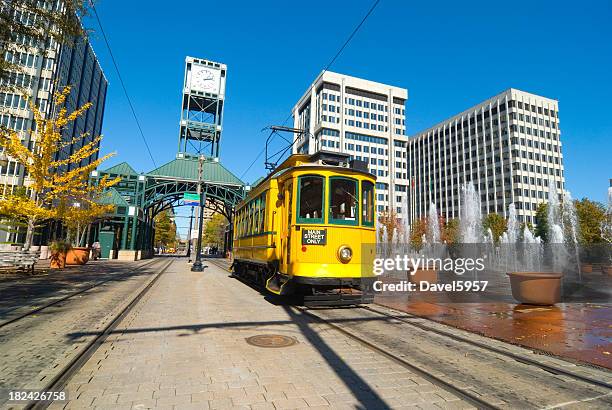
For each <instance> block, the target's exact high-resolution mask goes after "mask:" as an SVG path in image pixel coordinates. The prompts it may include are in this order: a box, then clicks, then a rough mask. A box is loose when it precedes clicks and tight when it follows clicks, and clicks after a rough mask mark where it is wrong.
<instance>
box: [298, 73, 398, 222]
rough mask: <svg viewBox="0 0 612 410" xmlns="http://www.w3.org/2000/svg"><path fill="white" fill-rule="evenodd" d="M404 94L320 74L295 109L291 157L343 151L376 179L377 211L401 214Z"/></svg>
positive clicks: (374, 84)
mask: <svg viewBox="0 0 612 410" xmlns="http://www.w3.org/2000/svg"><path fill="white" fill-rule="evenodd" d="M407 99H408V90H406V89H405V88H398V87H393V86H390V85H386V84H381V83H376V82H373V81H368V80H364V79H361V78H356V77H351V76H348V75H343V74H338V73H333V72H330V71H326V72H323V73H322V74H320V75H319V76H318V77H317V79H316V80H315V81H314V82H313V83H312V85H311V86H310V87H309V89H308V91H306V92H305V93H304V95H303V96H302V98H300V99H299V101H298V102H297V104H296V105H295V106H294V108H293V121H294V127H295V128H299V129H302V130H305V131H306V132H305V133H304V134H301V135H296V136H295V138H296V140H295V141H294V145H293V152H294V153H307V154H313V153H315V152H317V151H331V152H343V153H346V154H349V155H350V156H351V158H352V159H357V160H361V161H364V162H367V163H368V169H369V170H370V172H371V173H372V174H374V175H376V176H377V183H376V188H377V189H376V191H377V197H378V201H377V203H378V211H379V212H383V211H388V210H395V211H396V212H398V213H401V210H402V206H401V204H402V202H403V201H405V196H406V190H407V185H408V179H407V178H408V177H407V169H406V166H407V165H406V144H407V141H408V138H407V137H406V124H405V121H406V116H405V111H404V110H405V104H406V100H407Z"/></svg>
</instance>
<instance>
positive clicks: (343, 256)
mask: <svg viewBox="0 0 612 410" xmlns="http://www.w3.org/2000/svg"><path fill="white" fill-rule="evenodd" d="M352 258H353V250H352V249H351V248H350V247H348V246H346V245H342V246H341V247H339V248H338V259H340V262H342V263H348V262H349V261H350V260H351V259H352Z"/></svg>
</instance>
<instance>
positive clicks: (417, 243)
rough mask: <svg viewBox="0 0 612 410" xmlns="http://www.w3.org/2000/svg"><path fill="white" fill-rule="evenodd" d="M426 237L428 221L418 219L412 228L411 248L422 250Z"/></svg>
mask: <svg viewBox="0 0 612 410" xmlns="http://www.w3.org/2000/svg"><path fill="white" fill-rule="evenodd" d="M425 235H427V219H425V218H421V219H417V220H416V221H415V222H414V223H413V224H412V226H411V228H410V246H411V247H412V248H413V249H417V250H421V247H422V246H423V236H425Z"/></svg>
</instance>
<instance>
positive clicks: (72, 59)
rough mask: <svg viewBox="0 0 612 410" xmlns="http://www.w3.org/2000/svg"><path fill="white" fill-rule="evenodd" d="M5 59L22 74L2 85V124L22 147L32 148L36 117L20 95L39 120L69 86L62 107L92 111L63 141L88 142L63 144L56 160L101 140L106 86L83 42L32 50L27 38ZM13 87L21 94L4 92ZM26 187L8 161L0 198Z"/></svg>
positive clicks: (4, 237) (18, 168)
mask: <svg viewBox="0 0 612 410" xmlns="http://www.w3.org/2000/svg"><path fill="white" fill-rule="evenodd" d="M3 57H4V58H5V59H6V60H7V61H10V62H13V63H15V64H17V65H19V66H20V68H21V70H20V71H15V72H14V73H12V75H10V76H9V77H8V79H6V80H4V81H3V82H0V88H1V89H2V91H0V125H2V126H5V127H8V128H10V129H13V130H15V131H18V132H19V133H20V134H21V136H22V138H23V140H24V144H25V145H27V146H29V147H34V146H35V144H36V141H34V140H32V138H33V137H35V133H34V132H33V130H34V115H33V113H32V111H31V110H30V108H29V105H28V102H27V100H26V98H24V96H23V94H24V93H25V94H27V95H28V96H29V97H30V99H31V100H33V101H34V102H35V104H36V105H37V106H38V107H39V108H40V109H41V111H42V112H43V115H44V116H45V117H46V118H49V117H50V116H51V115H52V114H53V112H54V109H55V107H53V93H54V92H55V91H56V90H58V89H62V88H63V87H65V86H67V85H70V86H71V93H70V96H69V98H68V99H67V102H66V108H67V109H68V111H69V112H70V111H72V110H74V109H76V108H78V107H80V106H82V105H84V104H85V103H87V102H91V103H92V104H93V106H92V107H91V108H90V109H89V110H88V111H87V112H86V113H85V114H84V115H83V116H81V117H80V118H79V119H77V120H76V121H75V122H73V123H72V124H70V126H69V127H68V128H67V129H66V130H65V131H64V140H65V141H70V140H71V139H72V138H73V137H74V136H78V135H81V134H82V133H87V137H86V138H85V139H84V140H82V141H79V142H78V143H77V144H78V145H77V144H70V145H67V146H66V147H65V148H64V149H63V150H62V152H61V155H60V158H65V157H67V156H69V155H71V154H72V153H73V152H74V151H75V150H77V149H78V148H79V147H80V146H81V145H82V144H87V143H88V142H90V141H91V140H92V139H93V138H95V137H96V136H98V135H100V133H101V131H102V121H103V116H104V104H105V99H106V90H107V86H108V81H107V80H106V77H105V76H104V73H103V71H102V69H101V67H100V64H99V62H98V58H97V57H96V55H95V53H94V51H93V49H92V47H91V44H90V43H89V41H88V40H87V39H85V38H79V39H75V41H74V42H71V43H70V44H59V43H57V42H55V41H54V40H53V39H49V41H48V42H47V43H46V44H45V45H44V47H43V48H41V47H36V44H33V41H32V40H31V39H29V38H27V37H19V38H17V41H16V51H15V52H7V53H6V55H4V56H3ZM11 86H18V87H20V88H21V91H20V90H17V91H7V88H9V87H11ZM95 159H97V155H95V156H92V157H91V158H88V159H84V160H83V161H82V162H81V163H80V164H75V165H72V166H73V167H76V166H79V165H80V166H83V165H86V164H87V163H89V161H93V160H95ZM29 183H30V181H29V179H28V176H27V173H26V172H25V170H24V168H23V166H22V165H21V164H18V163H17V162H15V161H13V160H12V159H11V158H9V161H8V164H7V166H6V167H3V168H2V169H1V170H0V195H2V196H3V195H7V194H9V193H11V192H13V190H14V188H15V187H19V186H25V187H27V186H28V185H29ZM15 240H17V238H16V237H15V236H14V234H13V235H8V234H5V233H3V232H0V241H15Z"/></svg>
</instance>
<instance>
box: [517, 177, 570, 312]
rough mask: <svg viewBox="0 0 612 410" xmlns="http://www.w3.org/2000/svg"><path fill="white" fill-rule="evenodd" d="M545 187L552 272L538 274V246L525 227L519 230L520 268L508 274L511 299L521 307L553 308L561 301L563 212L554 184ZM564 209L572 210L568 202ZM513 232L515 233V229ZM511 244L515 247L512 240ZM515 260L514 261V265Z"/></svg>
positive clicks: (563, 260) (539, 271)
mask: <svg viewBox="0 0 612 410" xmlns="http://www.w3.org/2000/svg"><path fill="white" fill-rule="evenodd" d="M549 187H550V191H549V195H548V196H549V197H548V215H547V222H548V242H549V244H550V245H549V246H550V250H551V252H550V253H551V257H552V260H551V262H552V268H553V271H552V272H542V270H541V268H540V266H541V264H540V263H539V258H540V257H539V255H540V252H541V251H540V244H539V243H537V242H538V240H537V239H536V238H534V237H533V234H532V233H531V231H530V230H529V229H528V228H527V227H526V229H524V230H523V241H524V244H523V266H521V269H515V271H514V272H509V273H508V276H509V277H510V284H511V286H512V296H514V298H515V299H516V300H518V301H519V302H521V303H528V304H534V305H554V304H555V303H557V302H559V301H560V300H561V286H562V282H561V278H562V277H563V268H564V267H565V266H566V265H567V251H566V248H565V243H566V241H565V221H564V208H563V206H562V204H561V203H560V201H559V194H558V193H557V187H556V183H555V182H554V181H550V182H549ZM564 206H566V207H567V206H573V204H572V203H571V198H570V200H569V204H567V205H564ZM574 214H575V213H574ZM569 219H570V220H569V225H570V226H571V228H570V229H572V230H575V229H576V228H575V226H576V224H575V220H572V218H571V217H570V218H569ZM513 229H516V227H514V228H513ZM515 232H517V231H516V230H515V231H514V232H512V233H509V236H510V235H515ZM538 239H539V238H538ZM513 243H516V239H515V241H514V242H513ZM576 249H577V248H576ZM517 259H518V258H515V261H516V260H517ZM515 266H516V265H515Z"/></svg>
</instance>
